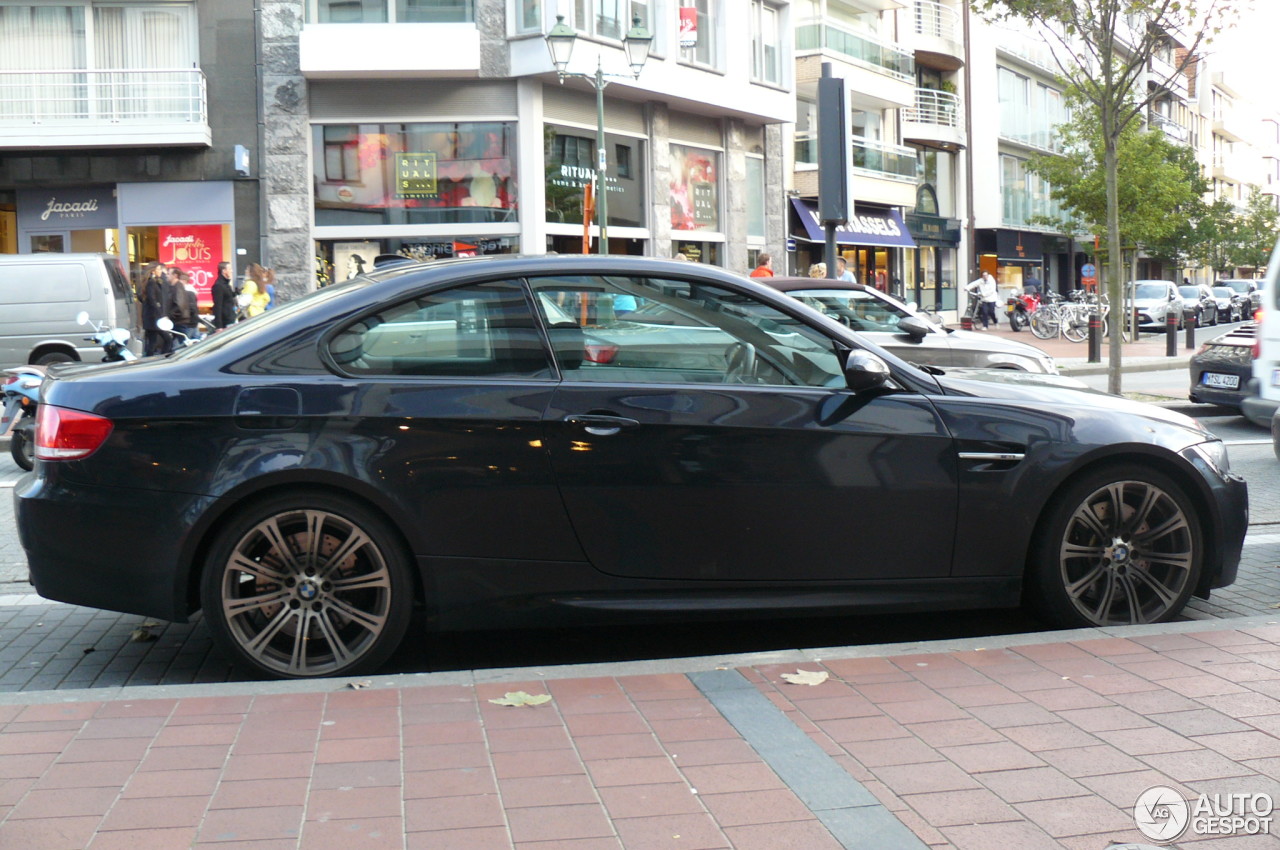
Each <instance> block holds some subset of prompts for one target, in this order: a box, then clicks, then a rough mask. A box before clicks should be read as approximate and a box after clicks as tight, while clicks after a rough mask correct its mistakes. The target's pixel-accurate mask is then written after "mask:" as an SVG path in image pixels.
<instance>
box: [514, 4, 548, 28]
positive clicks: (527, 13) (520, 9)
mask: <svg viewBox="0 0 1280 850" xmlns="http://www.w3.org/2000/svg"><path fill="white" fill-rule="evenodd" d="M541 31H542V0H516V32H541Z"/></svg>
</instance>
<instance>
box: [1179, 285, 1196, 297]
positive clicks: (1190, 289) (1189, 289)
mask: <svg viewBox="0 0 1280 850" xmlns="http://www.w3.org/2000/svg"><path fill="white" fill-rule="evenodd" d="M1178 291H1179V292H1181V293H1182V297H1183V298H1199V297H1200V290H1198V289H1196V288H1195V287H1194V286H1179V287H1178Z"/></svg>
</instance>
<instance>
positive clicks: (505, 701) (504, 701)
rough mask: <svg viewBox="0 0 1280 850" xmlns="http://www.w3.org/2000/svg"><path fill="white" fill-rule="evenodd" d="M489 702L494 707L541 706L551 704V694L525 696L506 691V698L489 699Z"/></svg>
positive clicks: (519, 692)
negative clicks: (546, 703) (545, 703)
mask: <svg viewBox="0 0 1280 850" xmlns="http://www.w3.org/2000/svg"><path fill="white" fill-rule="evenodd" d="M489 702H491V703H493V704H494V705H514V706H522V705H542V704H543V703H544V702H551V694H538V695H537V696H534V695H533V694H526V693H525V692H524V691H508V692H507V694H506V696H504V697H502V698H501V699H491V700H489Z"/></svg>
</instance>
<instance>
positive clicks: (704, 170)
mask: <svg viewBox="0 0 1280 850" xmlns="http://www.w3.org/2000/svg"><path fill="white" fill-rule="evenodd" d="M719 183H720V154H719V153H717V152H716V151H711V150H704V149H702V148H694V147H688V146H685V145H672V146H671V194H670V197H669V200H670V208H671V229H672V230H713V231H714V230H719V229H720V194H719Z"/></svg>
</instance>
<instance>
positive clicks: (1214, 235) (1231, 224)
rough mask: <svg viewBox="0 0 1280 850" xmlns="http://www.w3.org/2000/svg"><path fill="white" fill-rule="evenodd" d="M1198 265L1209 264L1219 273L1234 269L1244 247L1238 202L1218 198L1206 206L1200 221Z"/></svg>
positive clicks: (1197, 240) (1196, 251)
mask: <svg viewBox="0 0 1280 850" xmlns="http://www.w3.org/2000/svg"><path fill="white" fill-rule="evenodd" d="M1195 233H1196V245H1195V251H1194V254H1193V257H1194V261H1195V264H1196V265H1198V266H1208V267H1209V268H1211V269H1213V271H1214V274H1216V275H1218V276H1220V277H1221V276H1222V275H1225V274H1226V273H1227V270H1228V269H1231V268H1234V266H1235V259H1234V258H1235V256H1236V254H1237V253H1238V252H1239V250H1240V215H1239V213H1238V212H1237V211H1236V207H1235V204H1233V203H1231V202H1230V201H1228V200H1226V199H1225V198H1218V199H1217V200H1216V201H1214V202H1213V203H1211V204H1207V205H1205V208H1204V210H1203V212H1202V213H1201V215H1200V217H1199V219H1198V220H1197V221H1196V226H1195Z"/></svg>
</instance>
